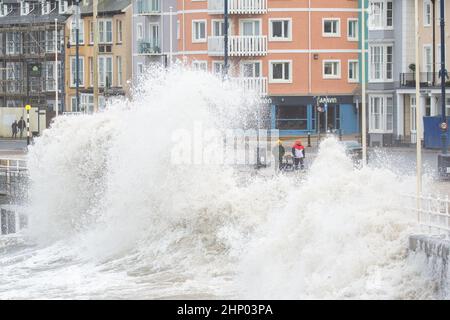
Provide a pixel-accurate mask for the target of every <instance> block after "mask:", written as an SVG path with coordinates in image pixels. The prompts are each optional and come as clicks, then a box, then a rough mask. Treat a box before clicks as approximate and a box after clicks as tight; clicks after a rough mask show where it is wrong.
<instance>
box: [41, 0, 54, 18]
mask: <svg viewBox="0 0 450 320" xmlns="http://www.w3.org/2000/svg"><path fill="white" fill-rule="evenodd" d="M53 9H54V8H52V3H51V2H50V1H44V0H41V14H42V15H46V14H49V13H50V12H51V11H52V10H53Z"/></svg>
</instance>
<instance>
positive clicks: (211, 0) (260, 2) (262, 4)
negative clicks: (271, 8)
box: [208, 0, 267, 14]
mask: <svg viewBox="0 0 450 320" xmlns="http://www.w3.org/2000/svg"><path fill="white" fill-rule="evenodd" d="M224 6H225V4H224V0H208V10H209V13H210V14H223V12H224ZM228 13H229V14H265V13H267V0H228Z"/></svg>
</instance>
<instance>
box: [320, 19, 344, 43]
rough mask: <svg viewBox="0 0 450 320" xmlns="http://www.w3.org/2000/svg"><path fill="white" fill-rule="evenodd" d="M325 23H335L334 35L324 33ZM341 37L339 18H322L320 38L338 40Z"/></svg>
mask: <svg viewBox="0 0 450 320" xmlns="http://www.w3.org/2000/svg"><path fill="white" fill-rule="evenodd" d="M327 21H337V25H336V28H337V30H336V33H326V32H325V22H327ZM340 36H341V18H332V17H330V18H322V37H324V38H339V37H340Z"/></svg>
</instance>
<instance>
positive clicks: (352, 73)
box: [348, 60, 359, 82]
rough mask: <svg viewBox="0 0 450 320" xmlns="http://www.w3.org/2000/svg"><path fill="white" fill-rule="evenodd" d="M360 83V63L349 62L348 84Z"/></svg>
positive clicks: (355, 61) (356, 61)
mask: <svg viewBox="0 0 450 320" xmlns="http://www.w3.org/2000/svg"><path fill="white" fill-rule="evenodd" d="M358 81H359V63H358V60H348V82H358Z"/></svg>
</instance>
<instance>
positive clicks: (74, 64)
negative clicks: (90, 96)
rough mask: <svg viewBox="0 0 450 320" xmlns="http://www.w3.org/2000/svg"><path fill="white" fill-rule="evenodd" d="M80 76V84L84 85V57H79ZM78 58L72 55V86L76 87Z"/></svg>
mask: <svg viewBox="0 0 450 320" xmlns="http://www.w3.org/2000/svg"><path fill="white" fill-rule="evenodd" d="M78 61H79V64H78V66H79V76H80V78H79V79H80V82H79V86H80V87H84V57H82V56H81V57H80V58H79V60H78ZM76 72H77V59H76V57H70V86H71V87H76V85H77V84H76V79H77V75H76Z"/></svg>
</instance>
